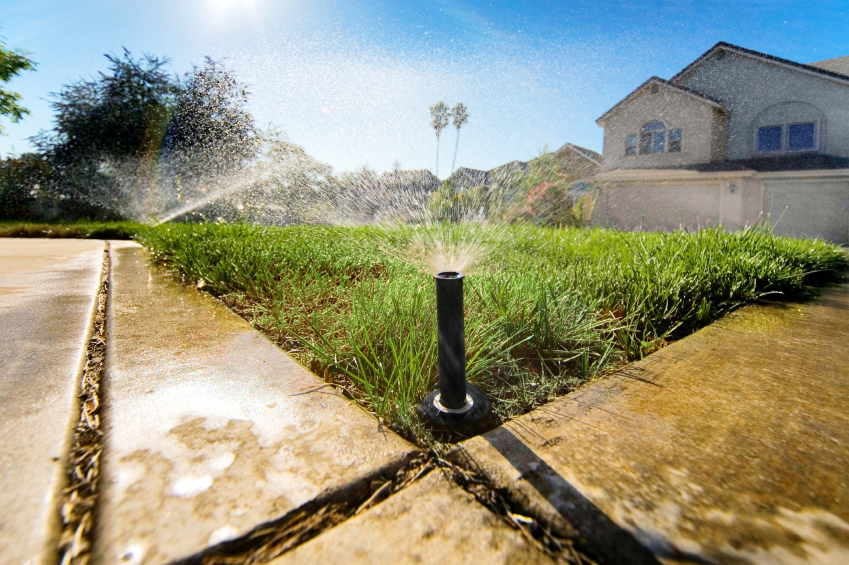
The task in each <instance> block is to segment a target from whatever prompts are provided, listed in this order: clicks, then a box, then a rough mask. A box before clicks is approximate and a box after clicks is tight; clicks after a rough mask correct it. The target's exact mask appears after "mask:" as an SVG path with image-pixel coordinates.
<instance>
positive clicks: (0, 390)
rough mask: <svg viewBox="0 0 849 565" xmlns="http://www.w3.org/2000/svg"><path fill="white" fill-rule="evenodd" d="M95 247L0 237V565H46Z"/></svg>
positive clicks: (97, 261) (87, 322)
mask: <svg viewBox="0 0 849 565" xmlns="http://www.w3.org/2000/svg"><path fill="white" fill-rule="evenodd" d="M104 246H105V243H104V242H103V241H95V240H73V239H64V240H37V239H0V343H2V347H0V426H2V430H3V433H2V434H0V468H2V470H3V472H2V478H0V508H2V512H0V564H10V565H12V564H14V565H19V564H21V563H33V564H35V563H50V562H53V561H55V559H56V555H57V553H56V549H55V548H56V543H57V541H58V535H59V526H60V524H59V511H58V505H59V504H60V503H61V492H60V491H61V488H62V486H63V484H64V482H65V464H66V457H67V453H68V449H69V443H70V440H71V434H72V432H73V424H74V422H75V421H76V418H77V417H78V409H79V408H78V406H77V402H76V397H77V393H78V389H77V386H78V382H77V381H78V377H79V374H80V372H81V370H82V363H83V361H84V355H85V346H86V343H87V339H88V331H89V329H90V326H91V319H92V314H93V309H94V306H95V298H96V296H97V291H98V283H99V281H100V271H101V266H102V263H103V250H104Z"/></svg>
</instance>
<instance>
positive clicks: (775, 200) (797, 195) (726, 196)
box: [594, 43, 849, 243]
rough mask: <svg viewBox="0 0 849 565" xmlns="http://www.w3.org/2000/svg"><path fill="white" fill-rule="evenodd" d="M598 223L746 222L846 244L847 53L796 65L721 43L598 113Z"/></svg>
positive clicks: (848, 177)
mask: <svg viewBox="0 0 849 565" xmlns="http://www.w3.org/2000/svg"><path fill="white" fill-rule="evenodd" d="M597 123H598V124H599V125H600V126H602V127H603V128H604V150H603V157H602V160H601V162H602V167H601V170H602V172H601V173H600V174H599V175H598V177H597V178H598V179H599V180H600V181H601V182H603V183H604V185H605V187H606V188H605V190H604V191H603V192H602V194H601V195H600V196H599V198H598V199H597V201H596V205H595V212H594V222H596V223H599V224H602V225H615V226H617V227H620V228H623V229H639V228H642V229H661V230H671V229H677V228H679V227H685V228H688V229H695V228H698V227H703V226H706V225H716V224H722V225H723V226H724V227H727V228H729V229H740V228H742V227H744V226H746V225H752V224H754V223H755V222H756V221H758V220H759V219H762V218H764V217H765V216H767V215H769V217H770V219H771V222H772V224H773V225H774V226H775V230H776V232H777V233H782V234H787V235H795V236H809V237H822V238H825V239H828V240H831V241H835V242H839V243H849V57H840V58H837V59H829V60H826V61H820V62H817V63H812V64H810V65H803V64H799V63H794V62H792V61H787V60H785V59H780V58H778V57H773V56H771V55H766V54H764V53H759V52H757V51H751V50H749V49H744V48H742V47H737V46H735V45H730V44H728V43H718V44H717V45H715V46H714V47H713V48H711V49H710V50H709V51H707V52H706V53H705V54H704V55H702V56H701V57H699V58H698V59H697V60H695V61H694V62H693V63H692V64H690V65H689V66H687V67H686V68H685V69H684V70H682V71H681V72H680V73H678V74H677V75H675V76H674V77H672V78H671V79H670V80H664V79H662V78H659V77H652V78H650V79H649V80H647V81H646V82H645V83H643V84H642V85H640V86H639V87H638V88H637V89H636V90H634V91H633V92H632V93H631V94H629V95H628V96H627V97H625V98H624V99H623V100H622V101H621V102H619V103H618V104H616V105H615V106H614V107H613V108H611V109H610V110H608V111H607V112H606V113H605V114H604V115H603V116H601V117H600V118H599V119H598V120H597Z"/></svg>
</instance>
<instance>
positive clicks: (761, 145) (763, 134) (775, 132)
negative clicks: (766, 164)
mask: <svg viewBox="0 0 849 565" xmlns="http://www.w3.org/2000/svg"><path fill="white" fill-rule="evenodd" d="M770 151H781V126H768V127H765V128H758V153H768V152H770Z"/></svg>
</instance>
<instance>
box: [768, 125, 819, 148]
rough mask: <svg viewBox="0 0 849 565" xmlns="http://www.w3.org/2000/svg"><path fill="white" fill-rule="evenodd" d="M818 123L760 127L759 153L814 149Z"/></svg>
mask: <svg viewBox="0 0 849 565" xmlns="http://www.w3.org/2000/svg"><path fill="white" fill-rule="evenodd" d="M816 131H817V124H816V122H807V123H802V124H787V125H780V126H765V127H760V128H758V138H757V145H758V153H772V152H776V151H813V150H815V149H816V148H817V135H816Z"/></svg>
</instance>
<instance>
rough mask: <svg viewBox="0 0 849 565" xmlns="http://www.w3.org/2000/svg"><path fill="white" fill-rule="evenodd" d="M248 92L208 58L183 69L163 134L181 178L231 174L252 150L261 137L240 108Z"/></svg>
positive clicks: (244, 111) (218, 64)
mask: <svg viewBox="0 0 849 565" xmlns="http://www.w3.org/2000/svg"><path fill="white" fill-rule="evenodd" d="M249 97H250V93H249V92H248V89H247V86H246V85H244V84H242V83H240V82H239V81H238V80H237V78H236V75H235V74H234V73H233V72H232V71H230V70H229V69H227V68H226V67H224V66H223V65H222V64H221V63H220V62H217V61H214V60H212V59H211V58H209V57H205V58H204V64H203V66H202V67H197V66H195V67H194V68H193V69H192V70H191V71H189V72H188V73H186V75H185V78H184V79H183V82H182V84H181V85H180V87H179V96H178V101H177V105H176V108H175V109H174V114H173V116H172V117H171V122H170V123H169V125H168V131H167V133H166V138H165V153H166V155H167V157H168V158H169V159H170V160H171V161H172V163H174V164H175V165H176V170H174V171H173V172H174V174H177V175H179V176H181V178H183V180H184V181H187V180H195V181H197V180H198V179H199V178H207V179H208V178H217V177H220V176H222V175H231V174H232V173H234V172H238V171H239V170H241V169H242V168H243V167H244V165H245V164H246V163H247V162H248V161H250V160H251V159H253V158H254V157H255V156H256V155H257V153H258V152H259V150H260V149H261V145H262V142H263V136H262V133H261V132H260V131H259V129H258V128H257V127H256V126H255V124H254V118H253V116H252V115H251V113H250V112H248V111H247V110H246V108H245V105H246V104H247V102H248V99H249ZM272 137H273V135H272Z"/></svg>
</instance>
